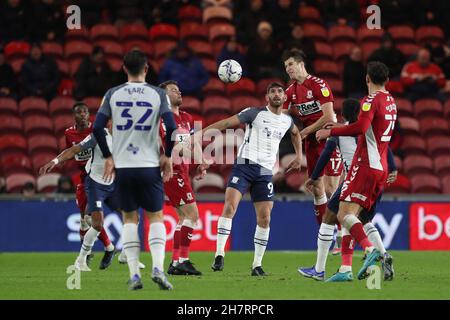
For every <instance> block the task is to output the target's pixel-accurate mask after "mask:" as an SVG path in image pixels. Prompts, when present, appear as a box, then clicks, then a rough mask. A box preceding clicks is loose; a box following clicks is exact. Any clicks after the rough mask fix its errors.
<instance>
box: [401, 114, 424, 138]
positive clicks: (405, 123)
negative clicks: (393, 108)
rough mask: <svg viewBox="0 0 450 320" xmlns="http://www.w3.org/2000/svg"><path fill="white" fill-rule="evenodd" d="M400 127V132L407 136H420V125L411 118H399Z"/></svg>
mask: <svg viewBox="0 0 450 320" xmlns="http://www.w3.org/2000/svg"><path fill="white" fill-rule="evenodd" d="M399 121H400V127H401V128H402V131H403V132H404V133H405V134H407V135H411V134H413V135H420V124H419V121H417V120H416V119H415V118H412V117H400V118H399Z"/></svg>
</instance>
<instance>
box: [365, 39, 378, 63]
mask: <svg viewBox="0 0 450 320" xmlns="http://www.w3.org/2000/svg"><path fill="white" fill-rule="evenodd" d="M379 47H380V44H379V43H378V42H365V43H362V44H361V50H362V55H363V60H364V61H367V59H368V58H369V57H370V55H371V54H372V53H373V52H374V51H375V50H377V49H378V48H379Z"/></svg>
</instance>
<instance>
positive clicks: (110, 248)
mask: <svg viewBox="0 0 450 320" xmlns="http://www.w3.org/2000/svg"><path fill="white" fill-rule="evenodd" d="M113 250H114V245H113V244H112V242H111V243H110V244H109V245H107V246H106V247H105V251H108V252H111V251H113Z"/></svg>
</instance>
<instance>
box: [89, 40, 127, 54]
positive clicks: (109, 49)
mask: <svg viewBox="0 0 450 320" xmlns="http://www.w3.org/2000/svg"><path fill="white" fill-rule="evenodd" d="M95 45H96V46H99V47H102V48H103V50H105V55H106V57H117V58H123V54H124V52H123V48H122V45H121V44H120V43H119V42H117V41H111V40H100V41H97V42H95Z"/></svg>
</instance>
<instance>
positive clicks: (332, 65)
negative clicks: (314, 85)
mask: <svg viewBox="0 0 450 320" xmlns="http://www.w3.org/2000/svg"><path fill="white" fill-rule="evenodd" d="M314 70H315V72H316V74H317V75H318V76H319V77H334V78H337V79H338V78H339V69H338V66H337V64H336V62H334V61H331V60H322V59H316V60H314Z"/></svg>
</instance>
